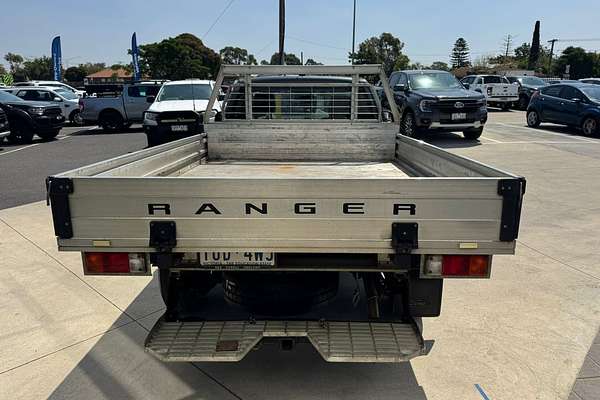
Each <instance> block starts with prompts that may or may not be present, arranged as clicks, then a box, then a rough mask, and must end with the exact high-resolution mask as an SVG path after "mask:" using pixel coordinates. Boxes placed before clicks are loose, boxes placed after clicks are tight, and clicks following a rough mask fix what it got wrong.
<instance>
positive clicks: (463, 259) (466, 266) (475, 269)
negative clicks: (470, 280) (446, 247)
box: [442, 255, 490, 277]
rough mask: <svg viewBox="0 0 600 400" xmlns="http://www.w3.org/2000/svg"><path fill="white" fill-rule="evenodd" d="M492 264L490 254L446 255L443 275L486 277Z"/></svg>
mask: <svg viewBox="0 0 600 400" xmlns="http://www.w3.org/2000/svg"><path fill="white" fill-rule="evenodd" d="M489 266H490V256H482V255H473V256H459V255H446V256H444V257H443V261H442V276H449V277H450V276H454V277H458V276H461V277H470V276H472V277H486V276H488V272H489Z"/></svg>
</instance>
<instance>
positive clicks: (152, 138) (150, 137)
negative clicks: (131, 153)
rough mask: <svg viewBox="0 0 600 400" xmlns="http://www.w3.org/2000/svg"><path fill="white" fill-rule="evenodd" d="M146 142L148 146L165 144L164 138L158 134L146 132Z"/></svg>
mask: <svg viewBox="0 0 600 400" xmlns="http://www.w3.org/2000/svg"><path fill="white" fill-rule="evenodd" d="M146 143H148V147H154V146H158V145H161V144H163V140H162V139H161V138H160V137H159V136H158V135H155V134H151V133H146Z"/></svg>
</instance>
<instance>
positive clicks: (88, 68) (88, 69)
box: [79, 62, 106, 76]
mask: <svg viewBox="0 0 600 400" xmlns="http://www.w3.org/2000/svg"><path fill="white" fill-rule="evenodd" d="M79 67H80V68H82V69H83V70H84V71H85V76H88V75H91V74H95V73H96V72H98V71H102V70H103V69H106V64H105V63H90V62H88V63H85V64H79Z"/></svg>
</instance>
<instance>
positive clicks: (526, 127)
mask: <svg viewBox="0 0 600 400" xmlns="http://www.w3.org/2000/svg"><path fill="white" fill-rule="evenodd" d="M494 124H497V125H502V126H506V127H509V128H519V129H524V130H528V131H534V132H537V133H547V134H548V135H554V136H560V137H563V138H564V137H565V136H566V137H569V138H570V139H575V140H580V141H582V142H588V143H598V141H596V140H591V139H587V138H582V137H579V136H575V135H569V134H567V133H557V132H549V131H547V130H544V129H539V128H530V127H529V126H519V125H511V124H505V123H502V122H494Z"/></svg>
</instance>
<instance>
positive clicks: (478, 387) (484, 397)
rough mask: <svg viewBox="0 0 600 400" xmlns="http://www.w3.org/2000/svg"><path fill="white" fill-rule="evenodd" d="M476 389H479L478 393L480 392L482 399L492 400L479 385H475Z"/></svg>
mask: <svg viewBox="0 0 600 400" xmlns="http://www.w3.org/2000/svg"><path fill="white" fill-rule="evenodd" d="M475 389H477V391H478V392H479V394H480V395H481V398H483V400H490V398H489V397H488V395H487V394H485V391H484V390H483V388H482V387H481V386H479V383H476V384H475Z"/></svg>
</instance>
